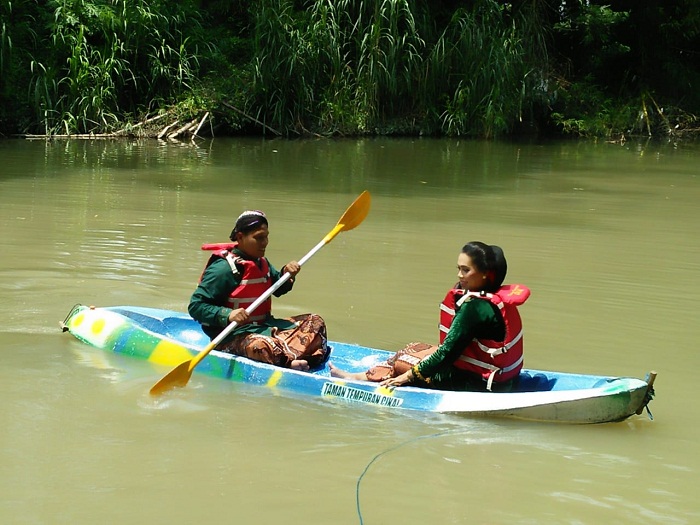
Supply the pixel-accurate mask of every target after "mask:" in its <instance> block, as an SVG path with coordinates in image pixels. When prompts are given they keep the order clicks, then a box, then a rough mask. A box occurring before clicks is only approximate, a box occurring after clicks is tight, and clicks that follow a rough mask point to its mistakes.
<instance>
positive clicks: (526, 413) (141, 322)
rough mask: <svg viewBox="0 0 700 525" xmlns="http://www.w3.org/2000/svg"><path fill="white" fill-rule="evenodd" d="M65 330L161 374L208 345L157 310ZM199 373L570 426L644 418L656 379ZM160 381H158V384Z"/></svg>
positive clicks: (380, 357)
mask: <svg viewBox="0 0 700 525" xmlns="http://www.w3.org/2000/svg"><path fill="white" fill-rule="evenodd" d="M61 327H62V329H63V331H64V332H69V333H70V334H72V335H73V336H74V337H75V338H77V339H78V340H80V341H82V342H83V343H86V344H88V345H91V346H93V347H96V348H101V349H104V350H108V351H111V352H116V353H118V354H126V355H129V356H133V357H137V358H140V359H145V360H148V361H149V362H151V363H153V364H154V365H158V368H157V371H158V373H160V374H161V375H163V374H165V373H167V372H168V371H169V370H170V369H171V368H172V367H174V366H177V365H179V364H180V363H182V362H184V361H187V360H189V359H192V357H193V356H195V355H197V354H198V353H199V351H200V350H201V349H203V348H204V347H205V346H206V345H207V344H208V343H209V338H208V337H207V336H206V335H205V334H204V332H202V330H201V328H200V325H199V323H197V322H196V321H194V320H193V319H192V318H191V317H190V316H189V315H187V314H184V313H180V312H174V311H170V310H162V309H154V308H143V307H134V306H116V307H104V308H95V307H88V306H84V305H76V306H75V307H73V309H72V310H71V311H70V312H69V314H68V316H67V317H66V319H65V320H64V321H63V322H62V323H61ZM329 344H330V346H331V348H332V352H331V358H330V361H331V362H332V363H333V364H334V365H335V366H337V367H339V368H342V369H345V370H349V371H362V370H366V369H367V368H369V367H370V366H372V365H374V364H376V363H379V362H381V361H384V360H386V359H387V358H388V357H389V356H391V355H392V352H390V351H387V350H380V349H375V348H369V347H365V346H360V345H354V344H346V343H341V342H333V341H331V342H329ZM195 372H197V373H202V374H208V375H210V376H214V377H218V378H222V379H228V380H232V381H241V382H245V383H249V384H255V385H261V386H266V387H268V388H271V389H276V390H277V391H284V392H290V393H293V394H303V395H309V396H316V397H319V398H321V399H323V400H326V401H329V402H344V403H348V404H350V405H353V406H359V405H375V406H377V407H383V409H385V410H414V411H427V412H439V413H447V414H460V415H466V416H504V417H515V418H522V419H528V420H537V421H548V422H566V423H604V422H612V421H622V420H624V419H626V418H628V417H630V416H632V415H635V414H641V413H642V411H643V410H644V408H647V411H648V407H647V405H648V403H649V401H650V400H651V398H652V397H653V393H654V391H653V380H654V377H655V374H654V373H653V372H652V373H650V374H649V375H648V376H647V379H646V380H641V379H637V378H632V377H608V376H598V375H584V374H573V373H563V372H552V371H544V370H530V369H528V370H525V369H524V370H523V371H522V372H521V374H520V378H519V381H518V386H517V389H516V391H513V392H509V393H492V392H455V391H445V390H436V389H427V388H419V387H412V386H406V387H400V388H395V389H388V388H385V387H381V386H379V385H378V384H377V383H371V382H367V381H355V380H347V379H340V378H335V377H331V375H330V371H329V368H328V366H327V364H326V365H323V366H322V367H320V368H319V369H316V370H312V371H309V372H300V371H297V370H291V369H286V368H280V367H276V366H272V365H268V364H265V363H259V362H256V361H252V360H250V359H246V358H244V357H239V356H234V355H231V354H227V353H224V352H219V351H217V350H213V351H211V352H210V353H209V355H208V356H207V357H206V358H205V359H204V360H202V362H201V363H200V364H199V365H198V366H197V367H196V368H195ZM157 379H158V377H156V376H155V375H154V381H156V380H157ZM649 415H650V416H651V413H649Z"/></svg>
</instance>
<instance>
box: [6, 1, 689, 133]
mask: <svg viewBox="0 0 700 525" xmlns="http://www.w3.org/2000/svg"><path fill="white" fill-rule="evenodd" d="M699 77H700V3H698V2H697V1H695V0H668V1H662V0H617V1H607V2H598V1H589V0H566V1H553V0H547V1H544V0H517V1H514V2H499V1H496V0H470V1H466V2H465V1H460V2H457V1H455V0H437V1H431V2H428V1H427V0H371V1H360V0H250V1H243V0H235V1H230V0H227V1H225V0H199V1H196V0H180V1H175V2H172V1H165V0H47V1H46V2H36V1H32V0H0V132H4V133H17V132H38V133H46V134H52V133H88V132H98V131H102V132H104V131H109V130H111V129H114V128H115V127H119V126H123V125H124V123H125V122H127V121H130V120H135V119H138V118H142V117H143V116H144V115H147V114H149V115H152V114H154V113H155V112H157V111H159V110H163V109H166V108H172V107H176V108H180V111H184V112H191V113H196V112H197V111H204V110H206V111H212V112H215V113H216V114H217V119H218V120H219V122H220V123H221V122H223V123H225V124H226V125H228V128H229V130H230V131H236V130H238V131H240V132H251V131H253V132H259V131H261V130H263V131H269V130H273V131H275V132H276V133H279V134H283V135H287V136H296V135H304V134H311V133H313V134H323V135H329V134H346V135H347V134H353V135H354V134H376V133H382V134H388V133H402V134H431V135H438V136H440V135H454V136H475V137H496V136H501V135H505V134H513V133H519V132H521V131H522V130H525V129H532V128H536V129H539V130H546V131H555V132H559V133H561V132H563V133H574V134H583V135H589V134H590V135H603V136H611V135H614V134H620V133H627V134H629V133H633V132H641V133H669V132H671V130H676V129H678V126H679V123H683V124H684V126H685V128H689V127H693V126H695V127H697V118H696V117H695V116H694V115H695V114H697V113H698V112H700V91H698V90H697V86H698V85H700V78H699Z"/></svg>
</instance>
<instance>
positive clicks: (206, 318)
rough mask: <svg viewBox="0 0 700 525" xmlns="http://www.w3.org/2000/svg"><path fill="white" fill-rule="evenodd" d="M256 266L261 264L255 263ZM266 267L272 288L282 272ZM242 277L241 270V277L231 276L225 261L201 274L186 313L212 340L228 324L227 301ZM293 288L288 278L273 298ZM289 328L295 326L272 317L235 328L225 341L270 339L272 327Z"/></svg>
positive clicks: (243, 255) (236, 251) (239, 275)
mask: <svg viewBox="0 0 700 525" xmlns="http://www.w3.org/2000/svg"><path fill="white" fill-rule="evenodd" d="M233 253H234V254H235V255H236V256H238V257H241V258H245V259H249V260H250V258H249V257H246V256H245V254H243V253H242V252H240V251H239V250H235V249H234V250H233ZM258 264H260V263H259V262H258ZM268 266H269V267H270V277H271V278H272V283H273V284H274V283H275V282H277V281H278V280H279V279H280V277H282V275H283V272H281V271H279V270H277V269H275V268H274V267H273V266H272V265H271V264H270V262H269V261H268ZM283 269H284V268H283ZM242 277H243V276H242V269H241V272H240V273H238V274H234V273H233V272H232V271H231V266H230V265H229V263H228V261H227V260H226V259H218V260H215V261H214V262H212V263H211V264H210V265H209V266H208V267H207V268H206V270H204V274H203V275H202V279H201V281H200V282H199V285H198V286H197V289H196V290H195V291H194V293H193V294H192V297H191V298H190V304H189V306H188V308H187V310H188V311H189V313H190V315H191V316H192V318H193V319H195V320H197V321H199V322H200V323H201V324H202V329H203V330H204V332H205V333H206V334H207V335H208V336H209V337H211V338H212V339H213V338H214V337H216V336H217V335H218V334H219V333H221V331H222V330H223V329H224V328H225V327H226V326H227V325H228V324H229V323H228V316H229V314H230V313H231V310H232V309H231V308H229V307H228V306H226V305H227V301H228V298H229V295H230V294H231V292H232V291H233V290H235V289H236V288H238V286H239V285H240V284H241V279H242ZM293 286H294V278H291V279H289V280H288V281H287V282H286V283H284V284H282V286H280V287H279V288H278V289H277V290H275V292H274V293H273V295H274V296H275V297H279V296H281V295H284V294H286V293H287V292H288V291H290V290H291V289H292V287H293ZM292 326H294V325H293V324H292V323H290V322H289V321H286V320H284V319H276V318H275V317H273V316H272V315H268V317H267V319H266V320H265V321H263V322H258V323H254V324H251V323H248V324H244V325H241V326H237V327H236V328H235V329H234V330H233V331H232V333H231V334H230V335H229V336H228V337H227V339H228V338H230V337H232V336H233V335H238V334H242V333H259V334H267V335H269V334H270V332H271V330H272V327H277V328H279V329H280V330H286V329H289V328H291V327H292Z"/></svg>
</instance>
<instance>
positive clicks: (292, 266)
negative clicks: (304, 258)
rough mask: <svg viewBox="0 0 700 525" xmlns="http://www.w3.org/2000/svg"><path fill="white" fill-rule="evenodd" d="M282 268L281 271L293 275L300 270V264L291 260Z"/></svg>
mask: <svg viewBox="0 0 700 525" xmlns="http://www.w3.org/2000/svg"><path fill="white" fill-rule="evenodd" d="M282 269H283V270H284V271H283V272H282V273H288V274H289V275H291V276H292V277H294V276H295V275H296V274H298V273H299V272H300V271H301V265H300V264H299V263H298V262H296V261H291V262H288V263H287V264H285V265H284V268H282Z"/></svg>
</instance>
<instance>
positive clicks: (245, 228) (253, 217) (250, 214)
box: [230, 210, 267, 241]
mask: <svg viewBox="0 0 700 525" xmlns="http://www.w3.org/2000/svg"><path fill="white" fill-rule="evenodd" d="M263 224H267V217H266V216H265V214H264V213H263V212H261V211H260V210H247V211H244V212H243V213H241V214H240V215H239V216H238V219H236V225H235V226H234V227H233V231H232V232H231V236H230V239H231V240H232V241H235V240H236V234H237V233H239V232H240V233H246V232H249V231H250V230H252V229H254V228H259V227H260V226H262V225H263Z"/></svg>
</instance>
